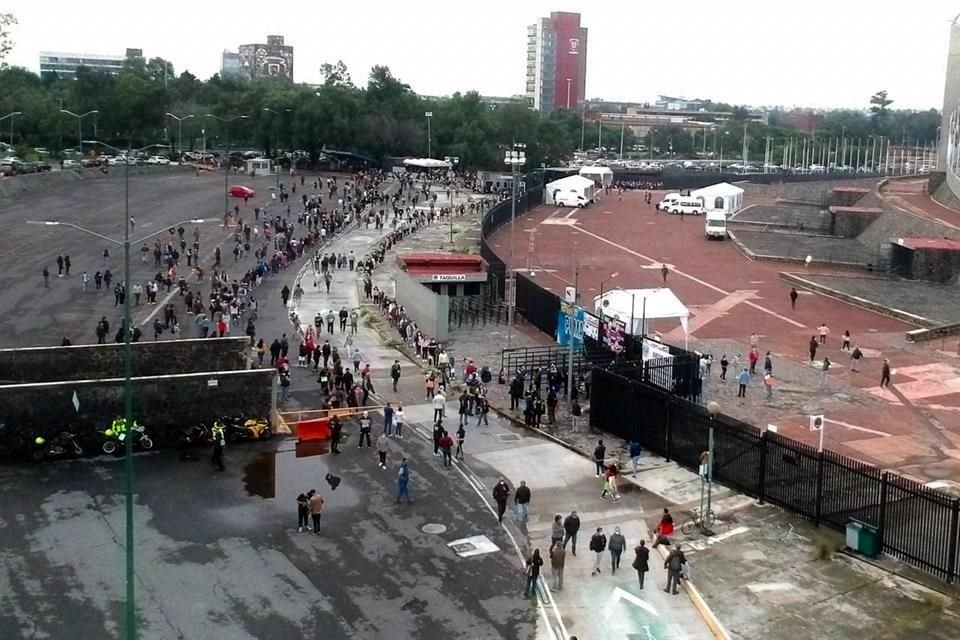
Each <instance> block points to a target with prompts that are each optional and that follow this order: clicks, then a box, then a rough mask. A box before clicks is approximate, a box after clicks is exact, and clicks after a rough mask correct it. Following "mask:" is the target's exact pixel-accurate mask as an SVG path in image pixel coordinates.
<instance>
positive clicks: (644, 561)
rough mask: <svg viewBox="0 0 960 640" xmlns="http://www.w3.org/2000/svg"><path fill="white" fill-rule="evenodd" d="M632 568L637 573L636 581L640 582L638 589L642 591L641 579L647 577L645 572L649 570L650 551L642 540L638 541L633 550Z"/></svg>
mask: <svg viewBox="0 0 960 640" xmlns="http://www.w3.org/2000/svg"><path fill="white" fill-rule="evenodd" d="M633 553H634V557H633V568H634V569H635V570H636V572H637V580H639V581H640V588H641V589H643V578H644V577H645V576H646V575H647V571H649V570H650V564H649V562H648V561H649V559H650V549H648V548H647V543H646V541H644V540H641V541H640V544H639V545H637V546H636V547H634V548H633Z"/></svg>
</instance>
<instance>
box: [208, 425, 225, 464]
mask: <svg viewBox="0 0 960 640" xmlns="http://www.w3.org/2000/svg"><path fill="white" fill-rule="evenodd" d="M223 437H224V436H223V432H222V431H220V432H218V433H216V434H215V435H214V437H213V455H212V456H210V462H211V463H212V464H215V465H216V466H217V471H225V470H226V467H225V466H224V464H223V447H224V445H225V444H226V442H224V440H223Z"/></svg>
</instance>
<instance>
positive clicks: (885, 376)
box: [880, 358, 890, 389]
mask: <svg viewBox="0 0 960 640" xmlns="http://www.w3.org/2000/svg"><path fill="white" fill-rule="evenodd" d="M889 386H890V360H889V358H884V359H883V368H882V369H881V370H880V388H881V389H883V388H884V387H889Z"/></svg>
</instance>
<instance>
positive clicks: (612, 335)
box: [600, 319, 627, 353]
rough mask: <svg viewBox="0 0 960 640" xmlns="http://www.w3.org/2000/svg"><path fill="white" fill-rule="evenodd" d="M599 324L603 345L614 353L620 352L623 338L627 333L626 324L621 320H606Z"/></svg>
mask: <svg viewBox="0 0 960 640" xmlns="http://www.w3.org/2000/svg"><path fill="white" fill-rule="evenodd" d="M600 324H601V326H602V328H603V344H605V345H606V346H607V348H608V349H610V351H613V352H614V353H620V352H622V351H623V336H624V334H625V333H626V331H627V323H625V322H623V321H622V320H613V319H608V320H605V321H604V322H601V323H600Z"/></svg>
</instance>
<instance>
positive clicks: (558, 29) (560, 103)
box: [526, 11, 587, 111]
mask: <svg viewBox="0 0 960 640" xmlns="http://www.w3.org/2000/svg"><path fill="white" fill-rule="evenodd" d="M526 76H527V83H526V96H527V98H528V100H530V101H531V102H532V103H533V108H534V109H536V110H538V111H552V110H554V109H576V108H577V107H578V105H579V104H581V103H582V102H583V101H584V98H585V96H586V84H587V28H586V27H581V26H580V14H579V13H568V12H565V11H554V12H552V13H551V14H550V17H549V18H540V19H539V20H537V21H536V22H535V23H534V24H531V25H529V26H528V27H527V73H526Z"/></svg>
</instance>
